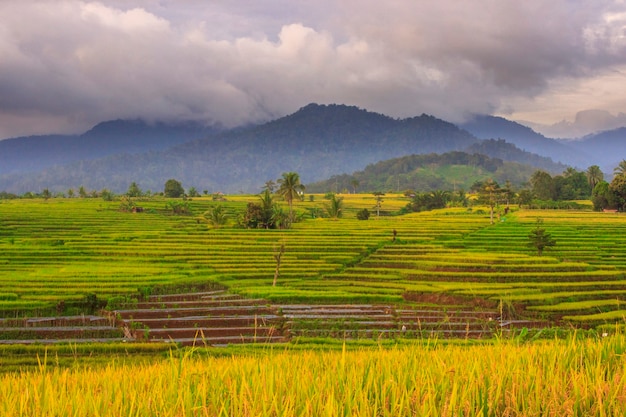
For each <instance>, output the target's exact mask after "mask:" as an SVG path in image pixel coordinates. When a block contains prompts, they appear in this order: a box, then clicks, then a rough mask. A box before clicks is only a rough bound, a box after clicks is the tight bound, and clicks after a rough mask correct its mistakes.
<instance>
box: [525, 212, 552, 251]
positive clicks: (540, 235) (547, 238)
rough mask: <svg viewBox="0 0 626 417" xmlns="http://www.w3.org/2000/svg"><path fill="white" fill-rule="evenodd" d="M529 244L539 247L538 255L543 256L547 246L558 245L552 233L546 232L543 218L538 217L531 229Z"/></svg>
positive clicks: (535, 247) (532, 246)
mask: <svg viewBox="0 0 626 417" xmlns="http://www.w3.org/2000/svg"><path fill="white" fill-rule="evenodd" d="M528 239H529V240H530V242H528V246H529V247H531V248H534V249H537V255H538V256H541V255H542V254H543V251H544V250H545V249H546V248H550V247H553V246H556V240H554V239H553V238H552V235H551V234H550V233H548V232H546V229H545V228H544V227H543V219H541V218H537V222H536V223H535V228H534V229H533V230H531V231H530V234H529V235H528Z"/></svg>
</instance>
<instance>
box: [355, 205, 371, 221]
mask: <svg viewBox="0 0 626 417" xmlns="http://www.w3.org/2000/svg"><path fill="white" fill-rule="evenodd" d="M356 218H357V219H359V220H368V219H369V218H370V212H369V210H368V209H366V208H364V209H363V210H359V211H358V212H357V213H356Z"/></svg>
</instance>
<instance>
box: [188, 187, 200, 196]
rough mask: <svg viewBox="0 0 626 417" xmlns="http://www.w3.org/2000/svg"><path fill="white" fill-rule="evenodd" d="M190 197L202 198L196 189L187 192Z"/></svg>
mask: <svg viewBox="0 0 626 417" xmlns="http://www.w3.org/2000/svg"><path fill="white" fill-rule="evenodd" d="M187 194H188V195H189V197H200V193H199V192H198V190H196V187H190V188H189V191H187Z"/></svg>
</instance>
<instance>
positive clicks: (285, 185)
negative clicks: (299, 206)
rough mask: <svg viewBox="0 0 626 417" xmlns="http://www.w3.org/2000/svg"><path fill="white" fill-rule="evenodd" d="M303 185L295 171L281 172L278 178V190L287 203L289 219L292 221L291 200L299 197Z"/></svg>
mask: <svg viewBox="0 0 626 417" xmlns="http://www.w3.org/2000/svg"><path fill="white" fill-rule="evenodd" d="M304 188H305V187H304V185H303V184H301V183H300V175H299V174H298V173H297V172H283V177H282V178H280V179H279V180H278V191H276V193H277V194H278V195H279V196H281V197H282V198H283V199H284V200H285V201H286V202H287V204H288V205H289V221H290V222H293V200H294V199H297V198H299V197H300V192H302V191H304Z"/></svg>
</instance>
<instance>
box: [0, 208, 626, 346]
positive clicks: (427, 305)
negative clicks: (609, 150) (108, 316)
mask: <svg viewBox="0 0 626 417" xmlns="http://www.w3.org/2000/svg"><path fill="white" fill-rule="evenodd" d="M350 197H351V196H346V200H345V202H346V205H347V210H346V216H345V218H342V219H339V220H331V219H319V218H316V219H313V218H310V217H309V218H307V216H306V215H305V216H304V217H305V219H304V220H303V221H302V222H299V223H296V224H295V225H294V227H293V228H292V229H289V230H245V229H236V228H233V227H232V224H230V225H227V226H225V227H221V228H218V229H213V228H210V227H208V226H207V225H206V224H205V223H203V222H200V221H199V219H198V217H197V216H198V215H199V214H201V213H202V212H204V211H205V210H207V209H208V208H209V207H210V206H211V205H215V204H222V205H223V206H224V207H225V209H226V211H227V213H229V215H230V216H231V219H234V217H235V216H236V215H237V213H238V212H241V211H243V209H244V207H245V204H246V202H247V201H254V199H255V197H254V196H248V197H244V196H238V197H237V198H232V199H229V201H226V202H212V201H210V200H209V199H195V200H193V201H191V202H190V206H191V209H192V212H193V213H194V214H192V215H188V216H175V215H173V214H171V213H170V212H168V211H167V210H166V209H165V201H164V200H159V199H156V198H155V199H152V200H149V201H143V202H141V203H140V204H141V205H142V206H143V207H144V212H143V213H123V212H120V211H118V210H117V208H118V207H119V202H105V201H101V200H96V199H51V200H48V201H43V200H13V201H2V202H0V314H1V315H3V316H4V317H7V318H22V317H28V318H32V317H34V316H55V315H64V314H65V315H67V314H69V315H80V314H81V313H83V314H91V313H95V312H97V311H98V310H99V309H100V308H101V307H104V306H105V305H106V304H107V302H109V305H111V306H112V305H114V304H115V303H116V302H117V303H119V297H126V296H128V297H131V298H132V297H134V298H137V299H139V298H141V296H149V295H150V294H153V293H155V292H160V293H162V292H163V288H172V289H174V288H181V287H184V288H186V289H188V290H189V289H191V290H193V289H194V288H204V287H207V286H209V287H210V286H212V285H214V286H219V287H225V288H227V289H228V291H229V293H232V294H237V295H239V296H240V297H242V298H244V299H249V300H262V301H259V303H260V304H262V305H267V306H272V307H271V308H279V309H280V310H281V314H282V318H281V320H282V322H281V323H282V324H281V326H283V327H284V326H285V321H290V323H289V328H290V330H292V331H293V332H292V333H290V334H301V335H306V334H307V333H308V334H310V335H313V334H315V331H317V330H318V329H319V330H320V333H323V334H330V333H332V332H333V331H334V330H336V331H337V332H336V333H342V334H345V331H347V330H350V331H352V332H353V334H355V335H357V336H358V334H359V332H360V333H361V334H362V335H365V337H370V336H371V333H372V332H369V330H368V327H367V322H368V321H370V322H375V321H380V322H381V323H383V322H385V321H387V322H389V321H390V320H389V317H383V318H382V319H381V320H378V319H379V317H378V316H377V315H378V313H377V311H379V310H380V309H381V308H382V309H383V310H384V309H385V308H392V309H393V311H394V315H393V320H391V321H393V325H391V324H389V323H387V324H385V325H387V326H388V329H390V330H393V332H394V335H395V333H397V335H398V336H402V334H403V333H402V332H403V331H404V332H407V333H410V331H412V332H413V334H417V333H419V332H417V330H424V329H425V328H424V327H420V326H422V325H424V324H425V323H427V322H428V320H427V316H426V314H425V315H424V317H420V316H419V315H417V313H416V312H419V311H427V310H428V311H430V310H439V311H444V312H445V313H446V314H447V316H448V318H450V317H452V316H454V314H453V313H454V312H455V311H459V312H462V311H475V312H476V311H486V312H489V314H491V313H495V314H496V316H495V317H491V318H492V320H494V319H497V320H499V322H505V321H508V322H511V323H513V322H514V321H516V320H529V321H528V322H527V323H535V322H547V323H555V324H563V323H565V324H566V325H567V326H569V325H574V326H595V325H599V324H604V323H609V324H614V323H616V322H618V323H622V322H623V320H624V319H623V316H624V315H626V308H624V306H623V303H622V300H623V296H624V294H625V293H626V284H625V282H626V281H624V271H626V255H625V253H626V250H624V249H626V233H624V232H625V231H626V217H624V216H622V215H621V214H606V213H592V212H570V211H567V212H566V211H517V212H514V213H512V214H510V215H508V216H507V217H506V219H505V220H504V221H501V222H499V223H498V224H496V225H490V224H489V220H488V216H486V215H485V214H480V213H477V211H476V210H474V211H468V210H466V209H447V210H441V211H435V212H429V213H414V214H409V215H403V216H393V217H381V218H376V217H375V216H374V217H373V218H371V219H370V220H368V221H359V220H356V219H355V217H354V213H356V211H358V209H360V208H364V207H365V208H368V209H370V211H371V209H372V206H373V205H374V199H373V197H371V196H370V197H367V196H353V197H352V198H350ZM385 198H386V201H385V203H384V204H387V205H388V206H389V207H393V208H395V209H397V208H400V207H402V205H404V204H406V202H407V201H406V199H403V197H401V196H386V197H385ZM368 204H369V206H368ZM322 206H323V199H322V198H316V199H315V201H306V202H300V203H298V205H297V208H298V209H299V210H300V211H301V212H302V213H305V212H306V211H307V210H308V209H310V208H318V209H319V208H321V207H322ZM537 217H541V218H543V219H544V220H545V223H544V226H545V228H546V229H547V230H548V231H549V232H550V233H551V234H552V235H553V237H554V238H555V239H556V240H557V246H556V247H555V248H554V249H553V250H552V251H548V252H546V253H545V254H544V256H541V257H539V256H536V254H535V253H533V251H532V250H531V249H530V248H529V247H528V246H527V243H528V238H527V236H528V233H529V231H530V230H531V229H532V228H533V227H534V222H535V219H536V218H537ZM231 223H232V220H231ZM394 230H395V232H396V239H395V240H394V239H393V231H394ZM281 243H282V244H284V245H285V248H286V252H285V254H284V256H283V258H282V262H281V266H280V275H279V278H278V285H277V286H275V287H274V286H272V281H273V278H274V273H275V268H276V263H275V261H274V258H273V254H274V251H275V248H276V247H277V245H279V244H281ZM146 302H149V301H147V299H146ZM298 305H307V306H315V305H318V306H333V305H335V306H337V305H344V306H345V305H348V306H349V305H367V306H371V308H372V310H371V314H370V319H368V318H367V317H365V318H359V319H350V317H349V314H348V312H349V309H348V310H344V311H343V312H341V311H340V310H341V309H339V313H338V314H339V315H340V316H341V315H343V316H344V319H345V318H346V317H347V319H345V320H343V322H341V320H335V321H333V320H329V318H328V317H325V318H324V320H326V321H325V322H324V323H322V321H323V320H322V319H321V318H320V317H317V318H315V317H313V318H311V317H309V319H307V320H300V319H301V317H299V316H298V314H304V313H302V311H300V310H298V307H297V306H298ZM287 306H295V307H293V309H294V310H293V312H292V313H289V312H288V311H287V310H289V308H288V307H287ZM381 306H382V307H381ZM311 308H314V307H309V309H311ZM320 308H323V307H320ZM368 308H369V307H368ZM377 309H378V310H377ZM270 310H271V309H270ZM305 310H306V309H305ZM310 311H313V310H310ZM404 311H408V313H406V314H413V315H414V316H413V319H411V320H408V321H407V322H402V321H399V320H398V317H400V316H401V315H402V314H405V313H404ZM120 314H122V313H120ZM165 314H166V317H167V315H172V312H166V313H165ZM263 314H268V315H272V314H274V313H272V312H271V311H269V310H268V311H265V312H264V313H263ZM289 314H292V316H293V317H292V318H291V319H290V318H289ZM316 314H317V313H314V314H313V316H315V315H316ZM319 315H321V316H324V314H321V313H320V314H319ZM326 316H327V315H326ZM383 316H384V315H383ZM361 322H363V323H361ZM311 323H317V324H316V325H312V324H311ZM338 323H339V324H341V323H343V324H345V326H343V324H341V326H340V325H339V324H338ZM418 323H419V324H418ZM379 324H380V323H379ZM463 325H464V324H460V325H459V326H461V327H462V326H463ZM342 326H343V327H342ZM464 326H465V328H460V329H457V330H458V332H457V333H458V334H459V335H462V334H463V332H465V335H468V334H469V330H475V329H474V328H472V327H471V326H468V325H467V324H465V325H464ZM487 326H489V325H487ZM145 327H146V328H149V326H147V325H146V326H145ZM209 327H210V326H205V328H206V329H207V332H206V333H208V328H209ZM452 327H453V326H450V329H452ZM531 327H532V326H531ZM380 328H381V329H384V325H383V326H381V327H380ZM403 328H404V330H403ZM118 330H119V329H118ZM135 330H136V329H135ZM143 330H145V328H143ZM361 330H362V331H361ZM376 331H378V330H376ZM203 332H204V330H203ZM298 332H299V333H298ZM368 332H369V333H368ZM145 333H146V335H147V334H148V333H149V332H145ZM157 333H158V332H153V333H152V336H154V338H155V339H158V337H157ZM206 333H205V337H207V336H206ZM451 334H452V332H451ZM109 336H111V335H109ZM279 336H284V335H279ZM113 337H119V334H117V333H116V334H115V335H114V336H113ZM122 337H123V336H122ZM167 337H171V335H169V336H167ZM235 337H240V338H241V335H236V336H235Z"/></svg>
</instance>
